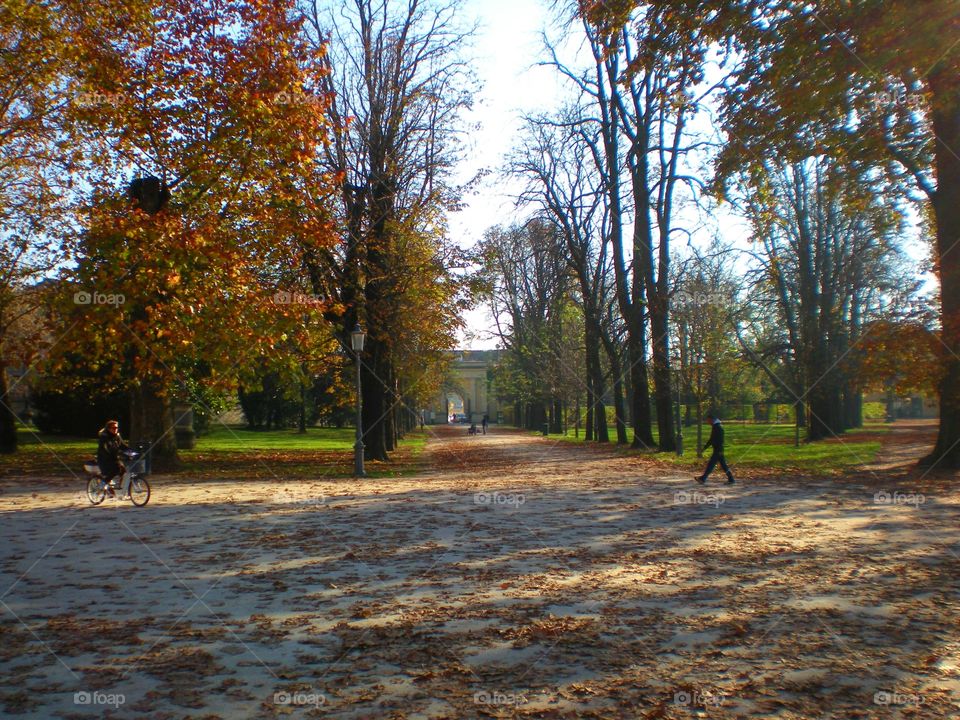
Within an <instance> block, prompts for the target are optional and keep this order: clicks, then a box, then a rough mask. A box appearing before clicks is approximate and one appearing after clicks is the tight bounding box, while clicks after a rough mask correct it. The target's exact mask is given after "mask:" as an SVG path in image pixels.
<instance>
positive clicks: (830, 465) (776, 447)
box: [550, 422, 890, 475]
mask: <svg viewBox="0 0 960 720" xmlns="http://www.w3.org/2000/svg"><path fill="white" fill-rule="evenodd" d="M724 427H725V428H726V448H725V454H726V457H727V462H728V463H730V465H731V466H734V467H743V468H761V469H773V470H780V471H795V472H802V473H810V474H818V475H819V474H825V475H829V474H836V473H840V472H846V471H848V470H850V469H852V468H854V467H856V466H858V465H862V464H864V463H869V462H872V461H874V460H875V459H876V458H877V455H878V454H879V452H880V444H881V443H880V438H879V437H878V436H879V435H883V434H885V433H888V432H889V431H890V428H889V426H888V425H885V424H883V423H869V424H866V425H864V427H863V428H856V429H853V430H848V431H847V432H846V433H844V434H843V435H842V436H840V437H839V438H830V439H828V440H821V441H818V442H813V443H808V442H804V441H803V438H802V437H801V440H800V446H799V447H795V445H794V433H795V428H794V426H793V425H792V424H791V425H750V424H746V425H743V424H737V423H733V422H731V423H724ZM702 430H703V434H702V442H706V441H707V438H708V437H709V436H710V429H709V428H708V427H707V426H706V425H704V426H703V428H702ZM654 436H656V429H654ZM550 437H551V438H555V439H559V440H564V441H567V442H584V439H583V432H582V431H581V432H580V437H579V438H576V437H574V435H573V432H572V431H569V432H568V433H567V435H566V436H564V435H551V436H550ZM611 438H612V439H613V440H615V439H616V431H615V430H614V429H613V428H611ZM683 443H684V454H683V456H681V457H678V456H677V455H676V454H675V453H656V452H655V453H642V454H643V455H644V456H645V457H649V458H651V459H654V460H656V461H659V462H663V463H667V464H670V465H677V466H683V467H689V468H698V469H700V468H701V467H702V466H703V464H704V463H705V462H706V458H705V457H697V452H696V449H697V428H696V426H693V427H688V428H684V430H683ZM625 451H626V452H631V453H634V452H636V453H638V454H640V452H639V451H627V450H625ZM707 453H708V454H709V450H708V451H707Z"/></svg>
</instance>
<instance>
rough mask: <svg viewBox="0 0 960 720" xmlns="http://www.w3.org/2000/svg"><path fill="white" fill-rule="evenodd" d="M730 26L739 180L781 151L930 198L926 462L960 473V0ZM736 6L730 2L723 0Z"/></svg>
mask: <svg viewBox="0 0 960 720" xmlns="http://www.w3.org/2000/svg"><path fill="white" fill-rule="evenodd" d="M743 4H747V5H751V6H753V7H752V12H753V18H752V21H751V22H748V23H742V24H741V25H739V27H736V28H733V27H731V29H730V32H731V35H733V36H736V37H738V38H739V39H740V42H741V45H742V47H743V48H744V53H743V64H742V66H741V67H740V68H739V69H738V71H737V74H736V80H735V82H734V83H731V89H730V92H729V93H728V94H727V96H726V103H725V105H726V110H725V113H724V124H725V127H726V129H727V131H728V136H729V144H728V146H727V149H726V151H725V153H724V155H723V157H722V158H721V163H720V171H721V174H722V175H723V176H729V175H731V174H732V173H734V172H736V171H737V170H738V169H740V168H742V167H743V166H744V165H747V164H756V163H757V161H758V159H760V158H764V157H768V156H769V155H770V154H771V153H775V154H778V155H781V156H783V157H786V158H789V159H803V158H805V157H808V156H810V155H812V154H829V155H831V156H833V157H835V158H837V159H838V160H840V161H841V162H843V163H844V164H845V165H848V166H850V167H857V166H864V165H869V166H872V167H875V168H877V169H878V170H882V171H883V173H884V178H885V180H886V188H887V190H888V194H889V195H890V196H891V197H892V198H894V199H902V198H904V197H911V198H914V199H917V200H919V201H921V202H922V203H923V205H924V214H926V215H928V216H929V217H930V219H931V221H932V225H933V228H934V229H933V235H934V238H933V244H934V251H935V252H934V255H935V262H936V271H937V274H938V276H939V279H940V286H941V309H940V325H941V335H940V337H941V340H942V349H943V353H942V365H943V372H942V373H941V381H940V427H939V434H938V437H937V444H936V447H935V449H934V451H933V453H931V455H930V456H929V457H927V458H925V460H924V462H925V463H927V464H935V463H937V464H940V465H942V466H944V467H954V468H955V467H958V466H960V256H958V255H957V253H956V252H951V251H952V250H953V249H954V248H955V246H956V243H957V239H958V238H960V152H958V151H957V148H958V147H960V81H958V78H960V46H958V45H957V44H956V38H957V36H958V35H960V6H958V5H957V3H956V2H954V1H953V0H931V1H928V2H913V1H912V0H885V1H881V0H860V1H859V2H853V3H851V2H845V1H843V0H820V1H819V2H814V3H809V2H799V1H796V0H767V1H766V2H759V1H758V2H751V3H743ZM723 5H724V6H726V5H728V4H727V3H724V4H723Z"/></svg>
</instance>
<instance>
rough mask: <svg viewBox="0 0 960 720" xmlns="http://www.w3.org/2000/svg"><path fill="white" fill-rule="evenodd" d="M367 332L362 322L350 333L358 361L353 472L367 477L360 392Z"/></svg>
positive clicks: (355, 475)
mask: <svg viewBox="0 0 960 720" xmlns="http://www.w3.org/2000/svg"><path fill="white" fill-rule="evenodd" d="M366 338H367V334H366V333H365V332H364V331H363V330H361V329H360V323H357V326H356V327H355V328H354V329H353V331H352V332H351V333H350V346H351V347H352V348H353V354H354V357H355V358H356V361H357V441H356V442H355V443H354V444H353V474H354V477H366V476H367V474H366V472H364V470H363V415H362V411H363V398H362V395H361V394H360V353H361V352H363V341H364V340H366Z"/></svg>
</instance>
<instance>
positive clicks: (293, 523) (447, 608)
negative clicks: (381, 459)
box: [0, 428, 960, 719]
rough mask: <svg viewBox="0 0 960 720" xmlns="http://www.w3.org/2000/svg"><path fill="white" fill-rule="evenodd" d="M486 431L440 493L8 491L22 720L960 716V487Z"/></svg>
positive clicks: (4, 566)
mask: <svg viewBox="0 0 960 720" xmlns="http://www.w3.org/2000/svg"><path fill="white" fill-rule="evenodd" d="M465 432H466V431H465V429H463V428H456V429H454V430H452V431H448V432H446V433H445V434H444V435H442V436H441V437H439V438H437V439H436V440H435V441H433V442H431V443H430V445H428V451H427V453H428V460H429V463H430V467H431V469H430V470H428V471H425V472H424V473H423V474H421V475H418V476H416V477H407V478H402V479H391V480H368V481H364V482H361V483H358V482H355V481H353V480H348V479H340V480H329V479H324V480H317V481H316V482H305V483H298V484H279V483H270V482H245V483H230V482H204V483H199V484H196V485H191V484H188V483H184V482H182V481H181V480H177V481H174V480H172V479H170V478H163V477H155V478H153V481H154V482H153V484H154V497H153V499H152V500H151V502H150V504H149V505H148V506H147V507H145V508H142V509H137V508H134V507H133V506H132V505H130V504H129V503H123V502H119V501H110V500H108V501H106V502H105V503H104V504H103V505H101V506H99V507H92V506H90V505H89V503H88V502H87V500H86V498H85V497H84V496H83V495H82V493H81V492H80V490H81V487H80V484H79V483H78V482H76V481H72V480H70V479H68V478H51V479H49V480H48V481H44V482H39V483H38V482H36V481H26V480H24V481H23V482H21V483H7V484H5V485H4V486H3V487H2V488H0V527H2V528H3V531H2V552H0V716H2V717H22V718H88V717H110V718H156V719H160V718H188V717H189V718H225V719H226V718H271V717H285V716H291V717H334V718H472V717H542V718H576V717H585V718H634V717H636V718H688V717H711V718H741V717H742V718H834V717H835V718H899V717H903V718H909V717H916V718H941V717H942V718H948V717H957V716H960V667H958V666H960V637H958V630H960V622H958V621H960V605H958V597H960V592H958V591H960V572H958V571H960V559H958V555H960V492H958V491H957V490H956V489H954V488H955V487H956V483H955V481H954V480H952V479H951V480H944V479H940V480H935V479H931V477H926V478H923V479H921V480H919V481H917V480H914V481H911V484H910V486H901V485H897V484H896V483H897V482H899V481H898V480H897V479H896V478H894V479H892V480H887V479H886V477H887V476H885V475H884V474H883V473H878V472H875V471H870V472H864V474H863V476H862V477H854V478H846V479H843V480H837V481H826V480H824V481H809V480H803V479H799V478H782V477H757V478H749V479H748V480H747V481H746V482H744V483H742V484H739V485H735V486H732V487H728V486H726V485H721V484H719V479H720V475H719V474H717V475H716V476H715V478H717V480H716V481H715V483H714V484H710V485H707V486H706V487H701V486H698V485H696V484H695V483H693V482H692V478H691V477H690V476H689V475H687V474H681V473H680V472H679V471H675V470H666V471H665V470H659V469H654V468H651V467H650V466H649V465H648V464H646V463H644V462H643V461H642V460H638V459H636V458H625V457H621V456H618V455H617V454H616V453H614V452H613V451H612V450H596V449H589V448H582V447H577V446H572V445H570V444H558V443H556V442H551V441H548V440H543V439H541V438H535V437H530V436H527V435H524V434H520V433H515V432H507V431H498V430H495V431H494V432H493V433H492V434H490V435H487V436H479V437H469V438H468V437H467V436H466V434H465ZM318 475H320V473H318Z"/></svg>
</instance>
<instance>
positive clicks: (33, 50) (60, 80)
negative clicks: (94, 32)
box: [0, 2, 70, 452]
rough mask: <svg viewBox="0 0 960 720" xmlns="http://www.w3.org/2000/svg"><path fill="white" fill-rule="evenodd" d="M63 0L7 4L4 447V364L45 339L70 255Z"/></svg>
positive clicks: (0, 165) (1, 156)
mask: <svg viewBox="0 0 960 720" xmlns="http://www.w3.org/2000/svg"><path fill="white" fill-rule="evenodd" d="M58 14H59V13H58V8H57V6H56V4H55V3H54V4H49V3H27V2H4V3H2V4H0V452H13V451H15V450H16V448H17V435H16V420H17V418H15V417H14V414H13V411H12V409H11V407H10V400H9V398H8V387H7V369H8V368H9V367H10V366H16V365H29V364H31V363H32V362H33V361H34V360H35V359H36V357H37V351H38V350H39V349H40V348H41V347H42V346H43V345H44V343H45V342H46V341H47V340H53V339H56V338H55V337H54V336H52V335H51V334H50V333H49V332H47V331H46V330H45V328H44V325H43V322H42V314H41V313H40V312H38V310H39V308H40V306H41V304H42V303H43V300H44V297H45V292H44V290H45V287H44V285H41V281H42V280H43V279H44V278H46V277H48V276H49V275H51V274H52V273H53V271H54V270H55V268H56V267H57V266H58V265H59V264H60V263H61V262H63V261H64V260H66V259H67V258H68V257H69V244H68V243H67V242H66V240H67V238H69V236H70V222H69V221H70V214H69V208H68V205H67V203H66V194H67V192H68V189H67V187H66V186H67V180H66V177H65V172H66V167H67V166H68V164H69V160H70V157H69V148H67V147H65V145H64V121H65V114H64V110H65V100H64V97H63V93H62V90H63V88H64V84H65V82H66V72H67V68H66V58H65V54H64V48H65V47H66V46H67V41H68V36H67V34H66V33H65V31H64V28H63V26H62V24H61V22H60V20H59V17H58Z"/></svg>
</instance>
